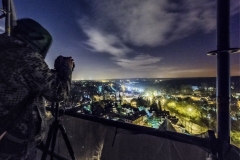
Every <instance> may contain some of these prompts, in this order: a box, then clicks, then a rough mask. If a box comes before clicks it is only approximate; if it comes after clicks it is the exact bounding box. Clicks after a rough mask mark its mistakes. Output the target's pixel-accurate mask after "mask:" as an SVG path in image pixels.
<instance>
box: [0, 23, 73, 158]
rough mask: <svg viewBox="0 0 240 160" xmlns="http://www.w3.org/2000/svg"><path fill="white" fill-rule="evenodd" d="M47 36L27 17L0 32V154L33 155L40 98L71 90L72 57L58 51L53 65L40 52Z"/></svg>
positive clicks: (40, 126) (39, 134) (41, 120)
mask: <svg viewBox="0 0 240 160" xmlns="http://www.w3.org/2000/svg"><path fill="white" fill-rule="evenodd" d="M51 42H52V37H51V35H50V34H49V32H48V31H47V30H46V29H45V28H43V27H42V26H41V25H40V24H39V23H37V22H36V21H34V20H32V19H20V20H17V25H16V26H15V27H14V28H13V30H12V34H11V37H8V36H7V35H5V34H2V35H0V53H1V54H0V55H1V58H0V160H3V159H4V160H5V159H14V160H22V159H24V160H33V159H35V158H36V150H35V148H36V145H37V144H39V143H40V142H41V141H42V140H43V139H44V136H45V131H46V127H47V126H46V115H45V106H44V98H45V99H47V100H48V101H52V102H60V101H62V100H64V99H65V98H67V96H68V92H69V90H70V84H71V77H72V71H73V68H74V62H73V59H72V58H71V57H63V56H59V57H57V59H56V60H55V64H54V66H55V70H50V69H49V68H48V65H47V64H46V63H45V61H44V58H45V56H46V54H47V51H48V49H49V47H50V46H51Z"/></svg>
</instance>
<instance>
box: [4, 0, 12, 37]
mask: <svg viewBox="0 0 240 160" xmlns="http://www.w3.org/2000/svg"><path fill="white" fill-rule="evenodd" d="M5 26H6V28H5V31H6V32H7V35H8V36H10V35H11V0H7V17H6V24H5Z"/></svg>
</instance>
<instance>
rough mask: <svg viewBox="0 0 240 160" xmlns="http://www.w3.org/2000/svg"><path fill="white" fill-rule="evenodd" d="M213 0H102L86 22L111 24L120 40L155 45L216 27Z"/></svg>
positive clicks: (95, 4)
mask: <svg viewBox="0 0 240 160" xmlns="http://www.w3.org/2000/svg"><path fill="white" fill-rule="evenodd" d="M215 5H216V2H215V1H209V0H201V1H197V0H196V1H194V2H193V1H192V0H179V1H169V0H161V1H159V0H147V1H139V0H131V1H129V0H121V1H118V0H101V1H95V2H94V6H98V7H96V8H94V10H95V12H94V13H96V15H95V16H93V17H94V18H92V19H91V20H89V23H91V24H94V25H95V26H98V27H99V28H101V30H105V31H106V30H109V28H111V27H112V26H114V28H115V29H113V30H114V31H115V33H116V35H117V36H118V37H119V38H120V39H121V40H122V41H123V42H127V43H131V44H133V45H137V46H142V45H145V46H158V45H164V44H167V43H169V42H172V41H174V40H177V39H180V38H184V37H186V36H188V35H190V34H193V33H195V32H197V31H203V32H210V31H212V30H213V29H215V25H216V20H215V16H216V11H215V10H214V7H215Z"/></svg>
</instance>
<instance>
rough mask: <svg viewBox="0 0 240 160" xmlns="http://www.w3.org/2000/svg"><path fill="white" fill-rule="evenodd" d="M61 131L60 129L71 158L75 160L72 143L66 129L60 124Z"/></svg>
mask: <svg viewBox="0 0 240 160" xmlns="http://www.w3.org/2000/svg"><path fill="white" fill-rule="evenodd" d="M59 129H60V131H61V133H62V136H63V139H64V141H65V143H66V145H67V149H68V152H69V154H70V156H71V157H72V160H75V156H74V151H73V148H72V146H71V143H70V141H69V139H68V136H67V133H66V130H65V128H64V127H63V125H61V124H59Z"/></svg>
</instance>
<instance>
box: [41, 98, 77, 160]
mask: <svg viewBox="0 0 240 160" xmlns="http://www.w3.org/2000/svg"><path fill="white" fill-rule="evenodd" d="M54 104H55V106H56V107H55V114H53V110H54ZM51 109H52V111H51V112H52V114H53V115H54V116H55V120H54V121H53V122H52V124H51V125H50V129H49V131H48V137H47V141H46V147H45V149H46V150H45V151H44V152H43V154H42V159H41V160H46V158H47V152H48V149H49V146H50V143H51V154H50V157H51V160H53V156H54V148H55V144H56V138H57V133H58V130H59V129H60V131H61V134H62V136H63V139H64V141H65V144H66V146H67V149H68V152H69V154H70V156H71V158H72V160H75V156H74V152H73V149H72V146H71V144H70V141H69V139H68V136H67V134H66V130H65V128H64V127H63V125H62V124H60V120H59V119H58V116H59V103H55V102H52V106H51Z"/></svg>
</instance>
